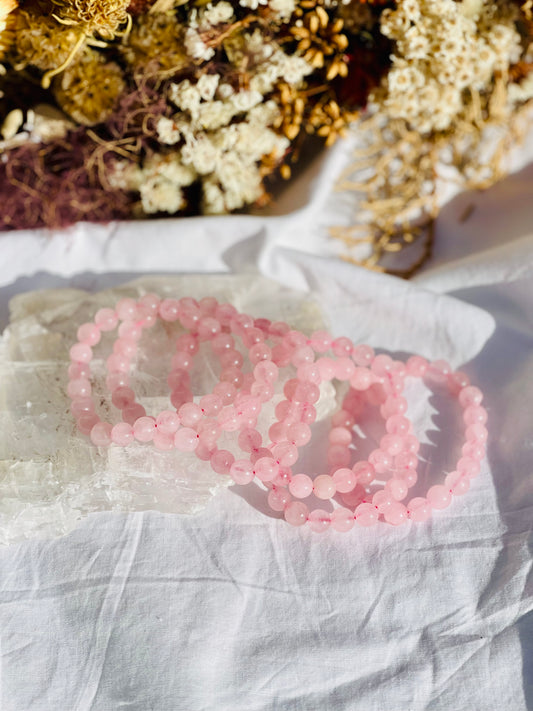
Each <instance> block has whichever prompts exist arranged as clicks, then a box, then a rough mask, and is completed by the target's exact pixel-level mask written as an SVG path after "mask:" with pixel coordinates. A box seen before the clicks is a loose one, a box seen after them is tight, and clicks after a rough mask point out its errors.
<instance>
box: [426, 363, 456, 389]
mask: <svg viewBox="0 0 533 711" xmlns="http://www.w3.org/2000/svg"><path fill="white" fill-rule="evenodd" d="M451 373H452V366H451V365H450V364H449V363H448V361H446V360H442V359H440V360H434V361H433V362H432V363H430V364H429V367H428V370H427V373H426V375H428V376H429V377H430V378H431V379H432V380H436V381H437V382H440V383H441V382H445V381H446V379H447V377H448V376H449V375H450V374H451Z"/></svg>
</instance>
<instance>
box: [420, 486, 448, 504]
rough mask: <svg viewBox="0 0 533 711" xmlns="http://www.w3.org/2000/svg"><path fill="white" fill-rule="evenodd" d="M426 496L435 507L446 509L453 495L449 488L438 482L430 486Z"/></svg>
mask: <svg viewBox="0 0 533 711" xmlns="http://www.w3.org/2000/svg"><path fill="white" fill-rule="evenodd" d="M426 497H427V500H428V501H429V503H430V504H431V507H432V508H434V509H445V508H446V506H448V505H449V503H450V501H451V500H452V495H451V494H450V492H449V490H448V489H447V488H446V487H445V486H443V485H442V484H436V485H435V486H432V487H430V489H429V490H428V493H427V494H426Z"/></svg>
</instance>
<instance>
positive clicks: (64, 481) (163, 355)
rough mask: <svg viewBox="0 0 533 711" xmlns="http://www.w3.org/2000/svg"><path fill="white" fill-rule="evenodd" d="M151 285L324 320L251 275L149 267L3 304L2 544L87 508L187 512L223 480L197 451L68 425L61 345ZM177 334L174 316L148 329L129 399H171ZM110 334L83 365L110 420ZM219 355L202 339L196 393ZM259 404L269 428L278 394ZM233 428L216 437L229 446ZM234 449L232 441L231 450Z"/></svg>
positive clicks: (75, 518)
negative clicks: (119, 439)
mask: <svg viewBox="0 0 533 711" xmlns="http://www.w3.org/2000/svg"><path fill="white" fill-rule="evenodd" d="M148 292H155V293H157V294H159V295H160V296H162V297H166V296H172V297H175V298H180V297H182V296H193V297H197V298H201V297H203V296H206V295H211V296H215V297H216V298H217V299H218V300H219V301H222V302H223V301H231V303H233V304H234V305H235V306H236V307H237V308H238V309H239V310H240V311H244V312H246V313H250V314H253V315H254V316H256V317H259V316H261V317H266V318H271V319H273V320H285V321H287V322H288V323H290V324H291V325H292V326H293V327H294V328H298V329H301V330H303V331H305V332H311V331H312V330H315V329H318V328H321V327H322V326H323V325H324V324H323V320H322V317H321V312H320V309H319V307H318V305H317V304H316V303H315V302H314V301H313V300H312V299H310V298H309V296H308V295H306V294H302V293H297V292H293V291H290V290H288V289H286V288H284V287H281V286H280V285H279V284H276V283H274V282H272V281H269V280H267V279H265V278H262V277H259V276H256V275H246V276H229V275H228V276H226V275H221V276H184V277H145V278H142V279H139V280H137V281H135V282H132V283H130V284H128V285H125V286H121V287H120V288H116V289H111V290H107V291H103V292H99V293H97V294H90V293H87V292H84V291H80V290H73V289H60V290H48V291H36V292H29V293H26V294H22V295H19V296H16V297H15V298H14V299H13V300H12V301H11V303H10V313H11V322H10V325H9V327H8V328H7V329H6V330H5V331H4V334H3V336H2V338H1V339H0V432H1V433H2V434H1V436H0V542H1V543H10V542H14V541H17V540H22V539H25V538H31V537H53V536H60V535H63V534H65V533H67V532H68V531H70V530H72V529H73V528H74V527H75V526H76V525H77V523H78V522H79V521H80V520H81V519H82V518H83V517H85V516H87V515H89V514H91V513H96V512H99V511H108V510H113V511H143V510H148V509H151V510H157V511H161V512H169V513H180V514H194V513H197V512H199V511H200V510H202V509H203V508H204V507H205V506H206V504H207V502H208V500H209V499H210V498H211V497H212V496H213V495H214V494H216V492H217V491H219V490H220V489H221V488H225V487H226V486H228V485H229V484H230V483H231V482H230V480H229V478H226V477H220V476H219V475H217V474H215V473H214V472H213V471H212V470H211V468H210V467H209V466H208V465H206V463H205V462H201V461H200V460H199V459H198V458H197V457H196V456H195V455H194V454H185V453H183V452H178V451H176V450H175V451H171V452H163V451H158V450H157V449H155V448H154V447H152V446H149V445H148V446H147V445H143V444H140V443H134V444H133V445H131V446H129V447H127V448H122V447H116V446H112V447H109V448H97V447H95V446H94V445H92V443H91V442H90V441H89V439H88V438H87V437H84V436H83V435H80V434H79V432H78V431H77V430H76V426H75V422H74V419H73V418H72V415H71V414H70V409H69V407H70V400H69V399H68V397H67V395H66V386H67V368H68V364H69V355H68V351H69V348H70V346H71V345H72V344H73V343H74V342H75V340H76V331H77V328H78V326H79V325H80V324H82V323H84V322H86V321H90V320H92V319H93V318H94V314H95V312H96V311H97V310H98V309H99V308H101V307H103V306H113V305H114V304H115V303H116V302H117V301H118V299H120V298H122V297H123V296H132V297H139V296H141V295H142V294H144V293H148ZM178 333H179V331H178V329H177V327H175V328H173V325H171V324H163V323H162V322H158V324H157V325H156V326H155V327H154V328H152V329H150V330H149V331H147V332H145V334H144V335H143V337H142V339H141V342H140V349H139V356H138V358H137V365H136V368H135V372H134V375H133V388H134V390H135V392H136V395H137V399H138V400H139V401H140V402H142V404H143V405H144V406H145V407H146V409H147V412H148V413H149V414H150V413H154V414H155V413H156V412H158V411H160V410H162V409H165V408H168V407H169V400H168V395H169V393H168V386H167V383H166V377H167V374H168V372H169V367H170V359H171V356H172V353H173V350H174V348H173V340H174V338H175V336H176V335H177V334H178ZM115 336H116V334H115V333H114V332H112V333H110V334H103V337H102V341H101V343H100V344H99V345H98V346H96V347H95V349H94V358H93V361H92V363H91V367H92V371H93V375H94V379H93V382H94V385H93V396H94V398H95V402H96V403H97V411H98V412H99V414H100V415H101V416H103V417H105V418H106V419H107V420H108V421H113V422H114V421H118V411H117V410H116V409H115V408H114V407H113V406H112V405H111V404H110V403H109V399H108V393H106V391H105V387H104V378H105V358H106V357H107V355H109V353H110V349H111V347H112V343H113V340H114V338H115ZM217 367H218V366H217V363H216V361H215V360H214V359H213V357H212V354H211V352H210V348H209V346H208V345H207V344H205V345H204V346H202V348H201V351H200V353H199V354H198V356H197V359H196V361H195V367H194V370H193V373H192V387H193V392H194V393H197V394H198V395H199V396H200V395H201V394H204V393H205V392H209V391H210V390H211V389H212V387H213V385H214V384H215V382H216V372H218V371H217ZM281 388H282V383H279V384H278V391H277V393H276V396H275V398H274V399H273V400H272V402H271V403H269V404H268V406H266V407H265V408H263V411H262V413H261V417H260V420H259V423H258V428H259V429H261V430H262V431H264V432H265V434H266V431H267V430H268V427H269V425H270V423H271V422H272V420H273V410H274V407H275V404H276V403H277V402H278V401H279V399H280V398H281V396H282V395H281ZM323 395H324V397H322V398H321V403H320V410H319V418H320V417H325V416H327V415H328V414H329V413H330V411H331V409H332V408H333V407H334V406H335V392H334V390H333V389H332V388H331V386H330V387H329V388H325V389H324V391H323ZM233 439H234V438H232V437H231V436H230V435H229V434H228V435H226V436H225V439H223V440H222V444H221V446H224V447H226V448H229V449H234V447H235V445H234V443H233ZM235 453H237V450H235Z"/></svg>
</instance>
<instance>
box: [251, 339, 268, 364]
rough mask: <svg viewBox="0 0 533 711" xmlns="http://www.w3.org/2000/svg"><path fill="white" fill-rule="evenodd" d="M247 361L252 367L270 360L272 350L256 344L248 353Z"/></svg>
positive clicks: (264, 345) (261, 344) (262, 344)
mask: <svg viewBox="0 0 533 711" xmlns="http://www.w3.org/2000/svg"><path fill="white" fill-rule="evenodd" d="M248 359H249V360H250V363H252V364H253V365H257V363H260V362H261V361H262V360H272V349H271V348H269V347H268V346H267V345H266V344H265V343H256V344H255V346H252V347H251V348H250V350H249V351H248Z"/></svg>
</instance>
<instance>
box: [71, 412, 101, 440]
mask: <svg viewBox="0 0 533 711" xmlns="http://www.w3.org/2000/svg"><path fill="white" fill-rule="evenodd" d="M99 422H100V418H99V417H98V415H96V414H95V413H94V412H86V413H84V414H82V415H80V416H79V417H78V422H77V424H78V429H79V431H80V432H81V433H82V434H85V435H88V434H90V432H91V430H92V428H93V427H94V426H95V425H96V424H98V423H99Z"/></svg>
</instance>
